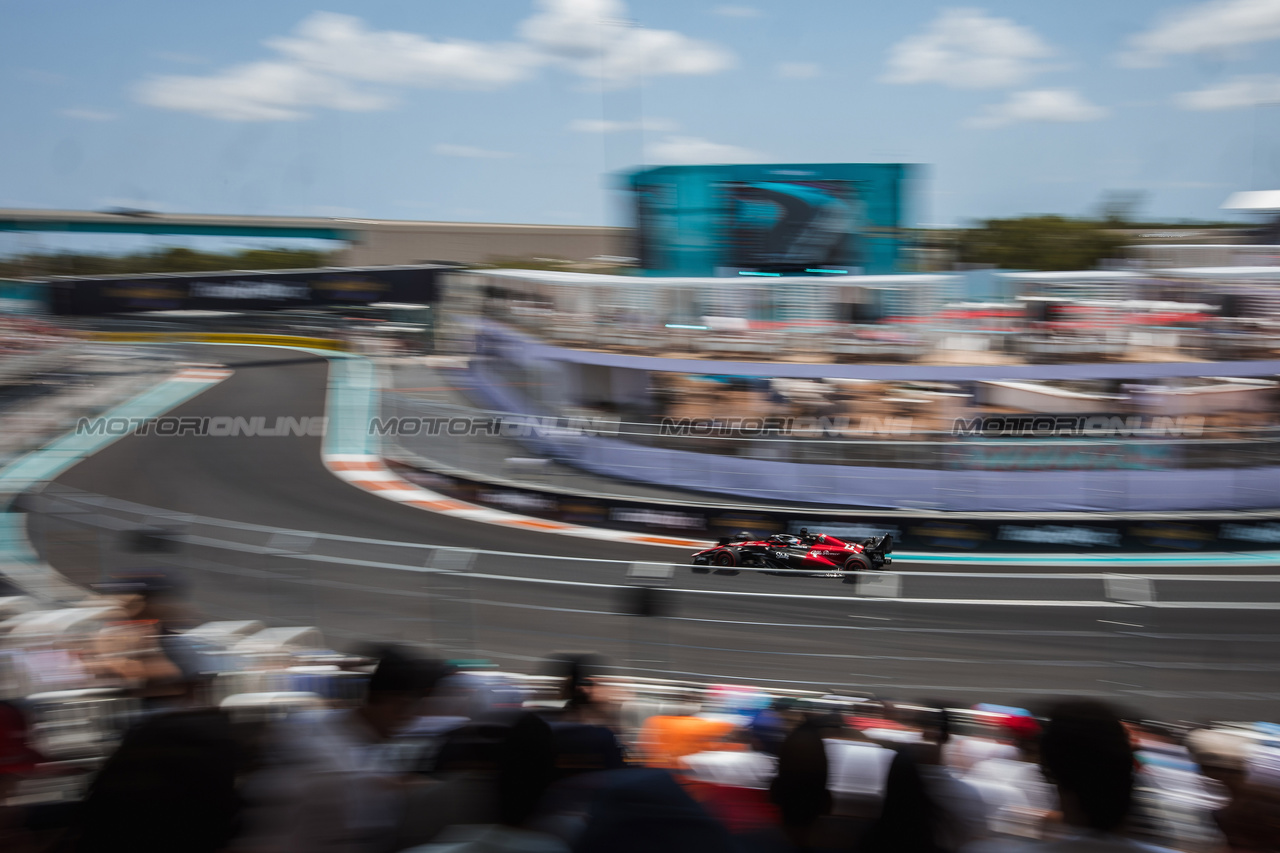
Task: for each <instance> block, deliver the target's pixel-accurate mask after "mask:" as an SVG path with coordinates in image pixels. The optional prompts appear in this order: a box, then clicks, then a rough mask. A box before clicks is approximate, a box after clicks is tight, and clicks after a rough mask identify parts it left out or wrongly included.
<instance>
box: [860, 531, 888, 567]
mask: <svg viewBox="0 0 1280 853" xmlns="http://www.w3.org/2000/svg"><path fill="white" fill-rule="evenodd" d="M862 553H863V554H866V555H867V556H868V557H870V558H871V559H872V560H873V561H874V562H877V563H880V564H882V565H883V564H884V563H891V562H893V561H892V560H890V559H889V557H888V555H889V554H892V553H893V534H891V533H886V534H884V535H883V536H873V537H872V538H870V539H864V540H863V542H862Z"/></svg>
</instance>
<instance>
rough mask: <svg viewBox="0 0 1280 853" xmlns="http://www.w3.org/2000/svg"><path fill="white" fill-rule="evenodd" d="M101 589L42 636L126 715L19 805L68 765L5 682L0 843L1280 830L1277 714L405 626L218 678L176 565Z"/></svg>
mask: <svg viewBox="0 0 1280 853" xmlns="http://www.w3.org/2000/svg"><path fill="white" fill-rule="evenodd" d="M103 592H104V597H105V596H110V597H113V598H114V599H115V600H116V603H117V606H119V607H121V608H122V609H123V611H124V612H122V613H121V614H120V616H121V617H122V619H121V620H115V619H114V617H113V620H112V621H111V622H110V623H108V624H106V625H105V626H104V627H103V628H102V629H101V630H100V632H99V633H104V632H105V634H106V635H107V636H108V637H110V638H113V639H114V641H115V643H116V644H115V645H114V646H111V648H106V647H104V646H102V645H101V644H100V643H96V644H95V643H85V642H83V641H81V642H79V644H78V645H68V646H64V647H63V648H61V649H60V650H57V651H60V653H61V654H62V655H63V656H64V657H69V658H75V659H76V660H77V661H79V662H80V663H81V664H83V665H84V666H85V667H86V668H84V669H82V670H80V671H81V672H82V673H83V674H88V675H91V676H92V677H93V678H95V679H97V680H96V681H95V682H94V683H98V684H104V683H107V681H108V680H111V679H114V680H115V682H113V683H118V685H119V686H120V688H121V689H123V690H124V691H125V692H126V693H127V695H129V696H130V697H131V700H132V701H133V703H134V705H135V707H136V708H137V709H138V710H137V713H135V714H133V715H131V716H130V718H129V724H128V725H127V726H124V727H122V731H121V733H120V737H119V738H118V742H116V743H115V744H114V745H113V748H112V749H111V751H110V753H109V754H108V755H107V756H106V757H105V760H104V761H102V762H101V763H100V764H99V765H97V766H95V767H94V769H93V771H92V775H91V776H90V777H89V779H88V780H87V784H85V785H83V786H82V787H81V789H80V793H79V794H78V795H77V796H75V797H74V798H70V799H67V800H63V801H56V802H39V801H38V798H32V797H30V796H26V795H24V792H27V791H29V790H30V785H31V783H32V781H33V780H36V779H39V778H40V777H41V776H47V775H49V774H55V773H64V772H68V771H67V768H66V767H63V766H62V765H63V764H64V762H58V761H55V760H53V757H52V756H48V755H44V754H42V751H41V750H42V743H41V738H40V736H39V730H40V725H39V719H38V714H33V710H34V709H33V708H32V707H31V705H30V703H27V702H24V701H23V700H21V699H16V700H13V701H9V702H5V703H2V704H0V801H2V802H3V805H0V850H5V851H15V853H25V851H59V853H90V852H91V851H92V853H106V851H121V853H125V851H128V853H161V851H165V853H169V851H201V853H311V851H315V853H330V851H331V852H332V853H395V851H411V853H615V851H616V853H631V851H635V853H641V851H655V853H681V852H682V851H690V853H721V851H723V853H788V852H789V851H815V853H816V851H850V853H1032V851H1051V853H1085V851H1105V853H1152V851H1154V850H1158V849H1160V848H1173V849H1178V850H1182V851H1187V853H1219V852H1221V853H1270V852H1273V851H1280V728H1276V727H1272V728H1270V729H1268V728H1267V727H1265V726H1263V727H1257V726H1255V727H1253V728H1243V727H1231V726H1218V727H1201V728H1181V727H1174V726H1168V725H1162V724H1157V723H1152V722H1150V721H1135V720H1131V719H1125V718H1124V716H1122V715H1121V714H1120V713H1118V712H1117V710H1115V709H1113V708H1111V707H1109V706H1108V705H1106V704H1103V703H1101V702H1098V701H1095V700H1091V699H1071V700H1066V701H1061V702H1056V703H1050V704H1049V705H1047V706H1045V707H1044V708H1038V709H1036V710H1037V711H1038V712H1039V713H1032V712H1031V711H1028V710H1026V709H1022V708H1016V707H1006V706H996V705H979V706H976V707H973V708H963V709H957V708H948V707H945V704H944V703H923V702H922V703H915V704H903V703H891V702H888V701H885V700H878V699H872V698H868V697H841V696H821V695H818V694H800V693H787V692H785V691H778V690H774V691H765V690H762V689H760V688H757V687H753V686H748V685H736V686H718V687H717V686H693V685H687V684H686V685H682V686H680V687H679V688H678V689H677V687H676V686H675V685H672V684H667V685H666V686H665V687H660V686H659V685H658V684H657V683H656V682H648V683H642V682H638V681H635V680H627V679H624V678H621V677H619V676H617V675H613V674H611V673H614V672H616V671H617V670H616V669H615V668H613V667H611V666H609V665H608V664H607V662H605V661H603V660H601V659H599V658H597V657H595V656H593V655H590V654H555V655H551V656H549V657H548V658H547V659H546V660H545V661H544V663H543V666H542V667H541V670H540V674H539V675H537V676H529V675H525V676H520V675H515V674H507V673H502V672H498V671H494V670H488V669H460V668H458V667H456V666H453V665H450V664H449V663H446V662H444V661H442V660H436V659H432V658H430V657H427V656H424V655H423V654H421V652H420V651H418V650H415V649H413V648H409V647H405V646H383V647H379V648H377V649H369V650H365V652H364V653H362V654H348V655H336V654H332V653H331V662H330V664H329V665H327V666H323V667H317V666H314V665H304V666H293V667H290V669H291V670H292V671H293V672H294V674H295V675H298V676H299V677H304V678H310V679H313V680H312V681H311V682H309V683H310V684H311V685H312V686H314V687H315V692H313V693H307V692H302V691H300V690H299V689H298V687H299V684H304V685H305V683H307V682H297V683H294V684H293V686H292V690H291V692H279V691H278V690H277V691H276V692H271V693H259V694H253V697H254V701H249V702H245V701H234V700H236V699H237V698H241V699H243V698H244V697H243V696H239V697H238V696H231V697H229V698H228V697H226V696H225V695H223V694H225V690H221V691H220V689H219V686H218V680H219V678H220V677H221V675H222V674H220V673H218V672H216V671H214V670H215V669H216V666H214V665H211V662H214V661H217V660H219V655H218V654H216V653H212V652H216V649H214V648H213V646H214V645H216V644H211V643H210V642H209V636H210V635H209V634H201V632H200V631H199V630H198V629H197V630H192V629H191V626H190V625H189V624H188V623H189V620H190V617H191V614H190V612H189V611H186V610H184V608H183V607H182V606H181V604H180V603H179V602H178V601H177V595H176V593H175V590H174V588H173V587H172V586H166V585H164V584H163V583H154V584H152V585H150V586H142V587H138V588H133V587H130V588H126V589H119V588H114V589H107V590H104V591H103ZM18 621H19V622H23V621H24V620H18ZM25 622H26V623H27V624H31V623H32V619H31V618H27V619H26V620H25ZM6 624H7V623H6ZM2 627H3V626H0V628H2ZM124 629H132V630H131V631H125V633H121V632H122V631H124ZM16 630H17V629H10V633H11V634H13V633H15V631H16ZM122 638H123V639H122ZM125 639H127V640H128V644H129V649H124V648H122V647H118V646H120V644H121V643H124V642H125ZM22 645H23V644H22V643H15V642H11V643H9V644H8V648H9V649H10V651H24V652H25V653H26V654H32V653H37V652H38V653H41V654H47V653H49V652H52V651H55V649H54V648H53V646H52V645H50V644H48V643H46V644H45V646H44V647H43V648H41V649H33V648H31V647H27V648H26V649H23V648H22ZM314 660H315V656H314V654H312V655H311V656H310V657H309V658H307V661H308V662H310V663H314ZM333 661H341V663H334V662H333ZM277 663H279V662H277ZM285 663H288V661H285ZM293 663H298V661H297V660H295V661H293ZM62 666H63V668H64V669H66V664H65V662H64V663H63V664H62ZM320 676H332V678H330V679H329V680H330V681H331V682H332V681H335V680H338V681H341V682H342V684H344V685H345V687H344V689H343V690H337V691H335V690H329V689H325V688H323V687H321V686H320V682H319V681H315V680H314V679H316V678H317V677H320ZM322 680H323V679H322ZM353 684H357V685H358V688H359V689H357V690H352V689H348V688H350V687H351V686H352V685H353ZM45 686H46V687H47V686H49V685H45ZM275 686H276V687H277V688H279V687H281V686H282V684H276V685H275ZM29 698H30V697H29ZM303 699H305V700H306V701H302V700H303Z"/></svg>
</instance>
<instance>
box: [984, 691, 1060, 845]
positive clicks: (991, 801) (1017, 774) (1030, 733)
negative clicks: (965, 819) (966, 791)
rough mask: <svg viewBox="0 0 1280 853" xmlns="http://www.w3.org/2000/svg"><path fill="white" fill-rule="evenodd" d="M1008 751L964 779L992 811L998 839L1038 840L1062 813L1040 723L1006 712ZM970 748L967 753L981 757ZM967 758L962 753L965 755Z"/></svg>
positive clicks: (1002, 724)
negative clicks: (1047, 772)
mask: <svg viewBox="0 0 1280 853" xmlns="http://www.w3.org/2000/svg"><path fill="white" fill-rule="evenodd" d="M996 729H997V732H998V737H999V738H1000V740H999V743H1001V744H1003V745H1010V746H1012V747H1013V748H1014V750H1015V752H1013V753H1012V754H1009V753H1007V752H1004V751H1003V750H1002V751H1001V752H1000V753H997V754H995V755H994V756H993V757H991V758H984V759H982V760H980V761H978V762H977V763H975V764H973V765H972V766H971V767H970V768H969V770H968V772H966V773H964V774H963V776H962V778H963V779H964V781H965V782H966V783H968V784H969V785H970V786H972V787H973V788H975V789H976V790H977V791H978V793H979V794H980V795H981V797H982V799H983V801H984V802H986V803H987V804H988V806H989V807H990V811H989V814H988V828H989V829H990V830H991V832H992V833H994V834H997V835H1015V836H1024V837H1034V836H1036V835H1038V834H1039V829H1040V826H1041V824H1042V823H1043V822H1044V821H1045V820H1046V819H1047V818H1048V817H1049V816H1050V815H1051V814H1053V813H1055V812H1056V811H1057V810H1058V796H1057V793H1056V792H1055V791H1054V789H1053V786H1052V785H1050V784H1049V782H1048V780H1046V779H1045V778H1044V771H1043V770H1041V769H1040V724H1039V723H1037V722H1036V720H1035V718H1034V717H1031V716H1029V715H1023V714H1006V715H1004V716H1003V717H1000V718H998V719H997V722H996ZM977 752H978V750H975V749H974V748H973V747H972V746H970V747H969V748H968V750H967V753H968V755H970V756H972V755H975V754H977ZM962 754H963V753H962Z"/></svg>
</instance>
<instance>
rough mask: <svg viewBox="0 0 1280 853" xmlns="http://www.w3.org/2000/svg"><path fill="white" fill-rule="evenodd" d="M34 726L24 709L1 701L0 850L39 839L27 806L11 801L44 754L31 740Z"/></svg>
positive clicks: (20, 848)
mask: <svg viewBox="0 0 1280 853" xmlns="http://www.w3.org/2000/svg"><path fill="white" fill-rule="evenodd" d="M30 732H31V728H30V725H29V724H28V722H27V717H26V715H25V714H24V713H23V712H22V710H21V709H20V708H19V707H18V706H17V705H14V704H12V703H10V702H0V850H5V851H15V853H17V852H18V851H25V850H28V849H30V850H34V849H36V848H35V844H36V839H35V838H34V837H33V835H32V833H31V832H29V831H28V826H27V817H28V816H27V813H26V812H27V810H26V809H24V808H22V807H21V806H18V805H11V804H9V803H8V801H9V798H10V797H12V796H13V795H14V794H15V793H17V791H18V786H19V785H20V784H21V783H22V780H23V779H24V778H27V777H28V776H30V775H32V774H33V773H35V772H36V769H37V767H38V766H39V765H40V764H41V763H43V761H44V758H43V756H41V755H40V753H39V752H37V751H36V750H34V749H32V747H31V745H30V743H29V742H28V740H29V737H30Z"/></svg>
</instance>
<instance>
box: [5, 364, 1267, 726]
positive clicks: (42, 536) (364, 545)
mask: <svg viewBox="0 0 1280 853" xmlns="http://www.w3.org/2000/svg"><path fill="white" fill-rule="evenodd" d="M201 353H202V356H203V357H206V358H208V359H209V360H211V361H218V362H222V363H224V364H227V365H228V366H230V367H232V368H233V369H234V370H235V373H234V375H233V376H231V377H230V378H229V379H227V380H226V381H224V382H223V383H221V384H220V385H218V386H216V387H214V388H212V389H210V390H209V391H207V392H205V393H204V394H202V395H201V396H199V397H197V398H195V399H193V400H191V401H189V402H187V403H185V404H183V405H182V406H180V407H179V408H178V409H176V410H174V411H173V412H172V413H171V414H173V415H177V416H196V417H217V416H230V417H237V416H238V417H254V416H264V417H266V418H268V421H271V420H274V418H275V417H277V416H283V417H312V416H317V415H323V414H324V407H325V395H326V380H327V370H328V365H327V361H326V359H324V358H323V357H320V356H313V355H308V354H305V353H300V352H298V351H292V350H279V349H271V348H258V347H217V346H209V347H206V348H203V349H202V350H201ZM57 485H58V486H60V487H65V488H69V489H77V490H83V491H85V492H90V493H96V494H101V495H107V496H109V497H111V498H115V499H118V500H120V501H128V502H132V503H134V504H139V505H143V506H145V507H155V508H158V509H162V510H164V511H167V512H171V513H182V514H188V515H191V516H198V517H206V518H209V519H221V520H225V521H227V522H229V523H231V525H232V526H233V527H234V525H236V524H239V525H243V526H248V527H252V526H262V527H265V528H284V529H289V530H297V531H319V532H321V533H324V534H331V535H333V536H337V537H352V538H353V539H352V541H350V542H343V541H337V540H335V543H336V544H332V547H331V548H330V549H329V550H328V551H326V553H325V555H324V556H323V557H322V558H321V557H319V556H317V555H314V554H313V555H311V556H309V557H306V558H305V559H303V558H300V557H297V556H296V555H285V556H282V555H281V554H280V553H279V551H280V549H279V548H276V549H275V550H274V551H273V550H272V549H270V548H268V549H265V550H262V551H261V553H259V552H258V551H252V550H251V549H246V550H241V551H240V552H238V554H239V556H237V557H236V558H234V559H232V558H230V557H228V554H229V553H230V552H229V551H228V550H227V547H226V546H225V545H218V544H216V543H214V544H211V543H212V542H213V540H212V538H210V536H206V537H205V538H206V539H209V542H202V541H196V540H192V542H191V543H189V544H188V546H187V547H186V548H184V551H183V552H182V553H180V554H178V555H172V556H170V557H168V558H166V559H169V560H170V561H175V562H178V563H179V564H181V565H183V566H184V567H185V568H186V569H187V570H188V571H189V572H190V573H191V575H192V576H193V580H194V589H195V595H196V598H197V602H198V603H199V604H200V605H201V606H202V607H203V608H204V609H205V610H206V611H207V613H208V615H209V616H210V617H211V618H246V617H258V618H264V619H267V620H269V621H272V622H275V623H288V624H299V622H302V621H305V622H308V623H312V624H316V625H317V626H318V627H320V628H322V629H323V630H325V632H326V633H327V634H328V635H329V636H330V637H333V638H335V640H336V641H338V642H339V643H342V642H347V643H351V642H355V641H356V640H357V639H358V638H361V637H365V638H368V639H392V640H418V641H428V642H436V643H437V644H440V645H443V646H446V647H447V646H450V645H453V646H456V647H457V648H459V649H465V650H470V651H471V652H472V653H474V654H478V655H480V656H483V657H489V658H492V659H494V660H496V661H497V662H499V663H500V664H502V665H505V666H514V667H518V668H527V667H528V666H531V665H532V663H533V662H534V661H535V660H537V659H538V658H540V657H541V656H542V655H544V654H546V653H547V652H550V651H553V650H555V649H557V648H562V647H566V646H572V647H578V648H592V649H596V650H599V651H603V652H604V653H606V654H607V655H609V656H610V657H612V658H613V659H614V660H615V661H616V662H617V663H618V664H619V665H621V666H625V667H626V668H628V669H630V670H632V671H634V672H636V673H637V674H640V675H666V676H670V677H689V678H697V679H705V678H717V679H719V678H725V679H728V678H733V679H743V680H754V681H758V682H760V683H766V684H767V683H773V684H776V685H778V686H791V687H808V688H811V689H830V690H849V691H858V692H863V693H876V694H882V695H893V696H901V697H912V696H913V697H933V698H941V699H948V700H961V701H983V700H986V701H1000V702H1011V701H1034V700H1036V699H1037V698H1047V697H1050V696H1056V695H1063V694H1068V693H1070V694H1102V695H1107V696H1111V697H1113V698H1117V699H1119V700H1120V701H1122V702H1125V703H1126V704H1129V705H1131V706H1135V707H1137V708H1140V709H1143V710H1147V711H1148V712H1150V713H1153V714H1159V715H1161V716H1166V717H1183V718H1195V717H1218V718H1222V717H1228V716H1236V717H1240V718H1247V719H1260V718H1268V717H1270V718H1274V717H1276V716H1280V664H1277V663H1276V660H1277V655H1276V651H1277V649H1280V645H1278V644H1280V627H1277V626H1276V625H1275V622H1276V620H1275V619H1274V613H1273V612H1272V610H1269V609H1261V610H1249V609H1242V608H1239V607H1234V608H1228V609H1225V610H1204V609H1197V608H1194V607H1192V608H1184V609H1178V608H1175V609H1157V608H1151V607H1138V606H1130V605H1123V604H1117V603H1115V602H1104V601H1081V600H1072V601H1066V600H1063V601H1055V600H1043V601H1035V600H1034V599H1035V591H1036V590H1038V589H1042V588H1043V587H1042V586H1031V585H1028V586H1027V592H1026V593H1025V594H1023V593H1019V594H1017V595H1010V596H1007V597H1011V598H1016V599H1018V602H1017V603H1015V602H1012V601H1011V602H1007V603H1004V604H1003V605H1002V603H1001V602H998V601H990V600H985V599H984V600H981V601H976V600H973V601H971V600H966V599H963V598H955V599H949V600H948V601H947V602H946V603H945V604H944V603H941V602H934V603H929V602H920V601H914V600H907V599H901V598H882V599H868V598H858V597H856V596H854V595H853V592H854V590H853V588H852V587H850V586H847V585H841V584H839V583H837V582H834V581H830V580H817V579H805V580H801V579H796V580H794V581H792V580H791V579H785V578H774V577H760V576H752V575H749V574H745V573H744V574H743V575H741V576H738V577H734V578H720V577H715V576H695V575H692V574H690V573H687V572H680V573H678V574H677V577H676V578H675V579H674V581H673V582H672V583H671V586H673V587H675V589H673V591H672V592H671V593H670V594H669V602H670V605H671V608H672V611H671V612H672V614H673V615H672V616H671V617H670V618H666V619H644V618H639V617H623V616H619V615H617V613H618V610H619V607H620V605H621V603H622V602H623V601H624V595H625V590H624V589H622V587H625V585H626V583H627V581H626V579H625V573H624V570H623V569H624V564H625V563H626V562H627V561H646V562H673V561H677V562H678V561H682V560H683V558H684V556H686V555H685V554H684V552H683V551H681V550H679V549H672V548H666V547H656V546H655V547H648V546H642V545H629V544H623V543H613V542H602V541H592V540H584V539H577V538H573V537H564V536H557V535H555V534H550V533H540V532H535V531H522V530H512V529H508V528H500V527H496V526H494V525H489V524H484V523H479V522H470V521H464V520H459V519H454V518H447V517H444V516H440V515H436V514H433V513H431V512H428V511H425V510H422V509H417V508H412V507H407V506H403V505H399V504H396V503H393V502H391V501H387V500H383V499H381V498H378V497H376V496H375V495H371V494H368V493H365V492H362V491H360V490H359V489H356V488H354V487H352V486H350V485H348V484H347V483H345V482H343V481H341V480H339V479H338V478H337V477H335V476H334V475H333V474H331V473H330V472H329V471H328V470H327V469H326V468H325V467H324V465H323V464H322V461H321V439H320V438H318V437H291V438H283V437H263V436H255V437H246V436H237V437H220V438H214V437H195V436H184V437H160V436H154V435H152V436H137V435H131V436H128V437H126V438H124V439H122V440H120V441H118V442H116V443H115V444H113V445H111V446H109V447H108V448H106V449H104V450H103V451H101V452H100V453H98V454H97V455H95V456H93V457H91V458H89V459H87V460H84V461H83V462H81V463H79V464H78V465H76V466H74V467H73V468H71V469H70V470H69V471H67V472H66V473H65V474H64V475H62V476H61V477H59V478H58V480H57ZM28 527H29V530H30V532H31V534H32V538H33V540H34V541H35V542H36V543H37V544H38V545H39V546H40V547H41V549H42V551H43V552H44V555H45V556H46V558H47V559H49V560H50V562H51V563H53V565H54V566H55V567H57V568H59V569H60V570H62V571H64V573H66V574H68V575H69V576H72V577H76V575H77V574H80V575H82V576H83V574H84V572H85V568H84V565H83V561H84V560H85V555H84V553H83V552H78V553H77V552H74V551H73V550H66V549H65V548H62V547H61V545H60V544H59V543H60V542H61V541H62V540H60V533H59V529H58V528H57V525H56V523H55V522H53V521H52V520H50V519H48V518H45V517H43V516H41V515H40V514H33V515H32V516H31V517H30V518H29V521H28ZM246 529H248V528H247V527H246ZM218 535H221V534H218ZM213 538H216V537H213ZM356 540H360V541H356ZM413 543H419V544H420V543H427V544H430V545H435V546H453V547H458V548H480V549H485V550H486V551H488V552H503V553H500V554H485V555H482V558H481V562H480V563H479V564H477V569H476V571H475V572H474V573H473V574H471V575H468V576H460V575H448V576H445V575H432V574H423V573H422V567H423V566H424V562H423V560H424V557H423V556H422V554H421V552H408V551H406V550H405V549H404V548H403V547H400V546H402V545H407V544H413ZM326 547H329V546H328V545H326ZM522 553H524V554H544V555H553V556H558V557H561V558H563V559H561V560H538V561H532V560H527V559H522V558H520V557H518V556H515V555H518V554H522ZM603 561H621V562H609V563H606V562H603ZM898 567H902V568H909V567H908V566H902V565H901V564H900V565H899V566H898ZM972 568H974V569H979V568H980V567H978V566H974V567H972ZM526 581H527V582H526ZM535 581H536V582H535ZM1067 582H1068V581H1064V583H1067ZM1017 583H1020V581H1013V580H1011V581H1010V582H1009V584H1012V585H1016V584H1017ZM1027 583H1028V584H1031V583H1032V582H1031V581H1027ZM1003 586H1007V585H1005V584H1002V587H1003ZM1276 586H1278V587H1280V584H1276ZM1196 594H1198V593H1196ZM1214 595H1219V597H1221V595H1222V594H1221V593H1218V592H1215V593H1214ZM1211 597H1212V596H1211ZM1239 598H1241V596H1234V597H1231V596H1228V597H1226V598H1223V601H1224V603H1230V602H1232V601H1235V600H1237V599H1239Z"/></svg>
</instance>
